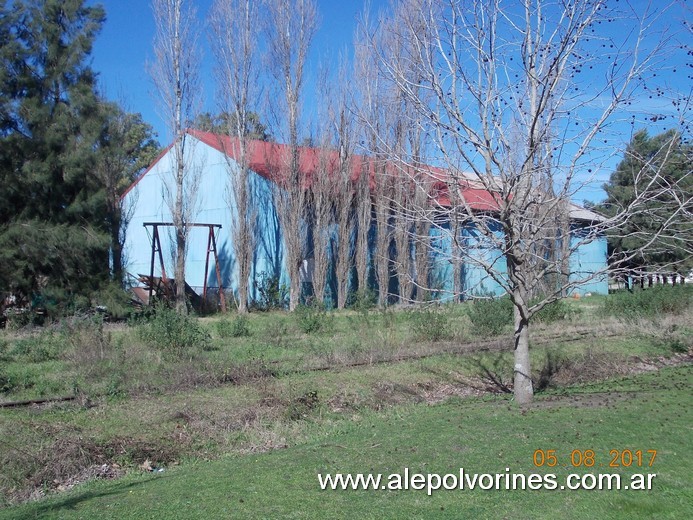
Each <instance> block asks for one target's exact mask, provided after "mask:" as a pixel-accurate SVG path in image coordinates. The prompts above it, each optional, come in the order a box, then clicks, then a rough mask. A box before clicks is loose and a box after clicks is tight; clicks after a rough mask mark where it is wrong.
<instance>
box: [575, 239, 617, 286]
mask: <svg viewBox="0 0 693 520" xmlns="http://www.w3.org/2000/svg"><path fill="white" fill-rule="evenodd" d="M581 241H585V236H584V232H583V231H582V230H581V229H580V228H579V227H578V226H573V228H572V229H571V248H577V249H576V251H575V252H574V253H573V254H572V255H571V257H570V273H571V274H570V281H571V282H577V283H579V286H578V287H576V288H575V289H573V290H572V291H571V293H573V294H575V293H577V294H580V295H582V296H584V295H585V294H586V293H592V294H609V282H608V278H607V275H606V273H604V274H601V275H599V276H594V274H595V273H597V272H599V271H603V270H604V266H605V265H606V263H607V256H608V253H607V244H606V236H601V237H599V238H596V239H595V240H592V241H591V242H586V241H585V242H586V243H584V244H580V242H581Z"/></svg>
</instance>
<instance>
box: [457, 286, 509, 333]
mask: <svg viewBox="0 0 693 520" xmlns="http://www.w3.org/2000/svg"><path fill="white" fill-rule="evenodd" d="M467 316H469V321H471V322H472V330H473V331H474V332H475V333H476V334H477V335H479V336H483V337H485V336H498V335H499V334H500V333H501V332H503V329H504V328H505V327H506V326H507V325H510V324H511V323H512V321H513V304H512V302H511V301H510V298H508V297H507V296H504V297H502V298H479V299H475V300H474V301H473V302H472V303H471V304H470V305H468V306H467Z"/></svg>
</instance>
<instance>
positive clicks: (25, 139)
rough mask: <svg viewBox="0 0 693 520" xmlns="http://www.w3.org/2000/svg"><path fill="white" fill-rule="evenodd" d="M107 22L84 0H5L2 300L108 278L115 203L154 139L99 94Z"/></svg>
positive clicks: (0, 124)
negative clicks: (97, 48) (95, 50)
mask: <svg viewBox="0 0 693 520" xmlns="http://www.w3.org/2000/svg"><path fill="white" fill-rule="evenodd" d="M104 20H105V14H104V11H103V9H102V8H101V7H100V6H88V5H86V2H85V1H84V0H25V1H21V2H20V1H15V2H10V3H9V4H8V3H7V2H6V1H5V0H0V44H1V45H0V296H2V295H6V294H8V293H13V294H16V295H19V296H23V297H25V298H27V299H28V298H30V297H33V296H35V295H37V294H39V293H44V294H52V295H54V296H56V297H58V298H61V299H62V298H67V299H71V298H72V297H74V296H76V295H81V296H88V295H90V294H91V293H92V292H94V291H95V290H98V289H99V288H100V287H102V286H103V285H104V284H105V283H107V282H108V281H109V246H111V247H112V244H110V240H109V237H113V236H114V233H113V232H112V230H113V228H114V227H116V228H117V229H118V230H119V226H120V220H121V218H120V215H119V214H118V215H115V214H114V213H117V212H118V208H116V207H115V206H116V205H117V204H116V201H117V199H118V198H119V194H120V192H122V190H123V189H124V186H125V185H127V184H129V182H130V181H131V180H132V178H133V176H134V175H135V172H136V171H138V170H140V169H141V168H142V164H141V162H140V161H142V160H147V159H145V158H148V157H151V148H152V147H153V146H154V144H153V142H151V128H149V127H148V126H147V125H145V124H144V123H142V121H141V119H138V118H137V116H132V115H126V114H123V113H122V111H120V110H119V109H116V107H114V106H113V105H109V104H105V103H104V102H103V101H102V100H101V99H100V98H99V96H98V94H97V90H96V74H95V73H94V71H93V70H92V69H91V68H90V67H89V65H88V58H89V55H90V53H91V49H92V43H93V41H94V38H95V37H96V35H97V33H98V31H99V29H100V28H101V26H102V24H103V22H104ZM121 123H122V124H121ZM144 150H147V152H146V153H143V155H139V154H140V153H141V152H143V151H144ZM131 152H132V153H134V154H135V158H127V157H125V155H124V154H128V153H131ZM106 164H108V165H109V166H108V167H106V166H105V165H106ZM115 164H118V165H119V171H117V172H116V171H115V170H116V168H115V166H114V165H115ZM108 168H110V173H109V175H110V176H111V178H107V177H106V176H105V174H104V172H105V170H107V169H108ZM118 230H117V231H116V235H117V234H118V233H119V231H118Z"/></svg>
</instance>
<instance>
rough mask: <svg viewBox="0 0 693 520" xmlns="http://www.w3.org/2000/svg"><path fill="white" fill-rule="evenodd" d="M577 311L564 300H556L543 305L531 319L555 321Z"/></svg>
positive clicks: (539, 321) (567, 317) (572, 314)
mask: <svg viewBox="0 0 693 520" xmlns="http://www.w3.org/2000/svg"><path fill="white" fill-rule="evenodd" d="M578 312H579V311H578V309H575V308H573V307H571V306H570V305H568V304H567V303H566V302H565V301H564V300H556V301H554V302H551V303H549V304H548V305H545V306H544V307H543V308H542V309H541V310H540V311H539V312H537V313H536V314H535V315H534V316H533V317H532V319H533V320H534V321H535V322H537V323H546V324H548V323H555V322H557V321H561V320H566V319H569V318H571V317H573V316H574V315H576V314H577V313H578Z"/></svg>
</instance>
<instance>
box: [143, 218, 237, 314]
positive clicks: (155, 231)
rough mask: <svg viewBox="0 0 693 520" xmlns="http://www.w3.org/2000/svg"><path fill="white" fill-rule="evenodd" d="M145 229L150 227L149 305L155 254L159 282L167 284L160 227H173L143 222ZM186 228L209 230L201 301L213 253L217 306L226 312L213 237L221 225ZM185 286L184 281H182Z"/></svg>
mask: <svg viewBox="0 0 693 520" xmlns="http://www.w3.org/2000/svg"><path fill="white" fill-rule="evenodd" d="M142 225H143V226H144V227H145V228H146V227H147V226H152V260H151V264H150V267H149V282H150V283H149V303H150V304H151V302H152V292H153V290H154V261H155V259H156V256H157V253H158V256H159V263H160V264H161V281H162V282H163V283H164V284H165V283H166V282H167V277H166V268H165V267H164V257H163V254H162V252H161V238H160V237H159V228H160V227H173V226H174V224H173V223H172V222H144V223H143V224H142ZM186 227H206V228H207V229H209V236H208V238H207V256H206V257H205V277H204V285H203V286H202V299H203V300H206V299H207V274H209V254H210V253H214V267H215V269H216V273H217V284H218V287H219V304H220V305H221V310H222V312H226V298H225V297H224V287H223V286H222V283H221V268H220V267H219V255H218V253H217V239H216V235H215V229H221V224H201V223H194V224H186ZM183 284H185V280H183Z"/></svg>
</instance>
